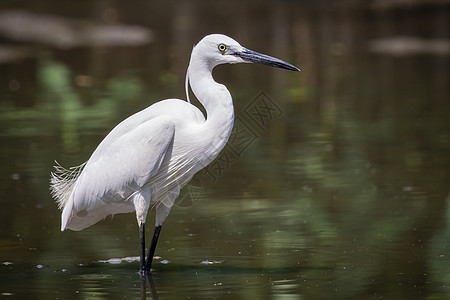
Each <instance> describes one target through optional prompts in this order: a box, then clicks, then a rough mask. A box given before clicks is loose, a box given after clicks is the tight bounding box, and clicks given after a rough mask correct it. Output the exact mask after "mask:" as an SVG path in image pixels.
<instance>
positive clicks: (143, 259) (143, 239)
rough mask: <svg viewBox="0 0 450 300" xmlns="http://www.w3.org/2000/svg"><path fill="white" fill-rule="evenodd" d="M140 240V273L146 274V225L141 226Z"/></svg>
mask: <svg viewBox="0 0 450 300" xmlns="http://www.w3.org/2000/svg"><path fill="white" fill-rule="evenodd" d="M139 239H140V240H141V252H140V254H141V268H140V269H139V272H140V273H145V223H142V224H141V225H140V226H139Z"/></svg>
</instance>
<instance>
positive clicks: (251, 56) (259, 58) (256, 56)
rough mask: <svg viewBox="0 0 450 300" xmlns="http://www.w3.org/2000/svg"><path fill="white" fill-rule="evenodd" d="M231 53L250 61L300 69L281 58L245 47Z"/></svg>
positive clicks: (282, 67)
mask: <svg viewBox="0 0 450 300" xmlns="http://www.w3.org/2000/svg"><path fill="white" fill-rule="evenodd" d="M233 55H236V56H238V57H240V58H242V59H243V60H244V61H246V62H250V63H258V64H263V65H268V66H271V67H277V68H281V69H286V70H291V71H300V69H299V68H297V67H296V66H293V65H291V64H290V63H287V62H285V61H282V60H281V59H278V58H275V57H272V56H269V55H265V54H261V53H258V52H256V51H253V50H249V49H247V48H243V49H242V51H236V52H234V53H233Z"/></svg>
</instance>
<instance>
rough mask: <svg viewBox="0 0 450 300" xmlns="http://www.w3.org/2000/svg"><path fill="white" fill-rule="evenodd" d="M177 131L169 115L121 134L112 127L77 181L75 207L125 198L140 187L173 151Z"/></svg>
mask: <svg viewBox="0 0 450 300" xmlns="http://www.w3.org/2000/svg"><path fill="white" fill-rule="evenodd" d="M134 125H135V124H134ZM118 127H119V126H118ZM120 132H121V133H123V128H122V130H120ZM174 134H175V125H174V123H173V121H172V120H171V119H170V118H169V117H168V116H160V117H156V118H153V119H150V120H148V121H146V122H142V123H140V124H138V125H137V126H136V127H135V128H132V129H130V130H128V131H126V133H124V134H121V135H120V136H116V134H115V133H114V130H113V131H111V133H110V134H109V135H108V136H107V137H106V138H105V139H104V141H102V143H101V144H100V145H99V146H98V148H97V149H96V150H95V151H94V153H93V154H92V156H91V158H90V159H89V161H88V162H87V164H86V166H85V168H84V170H83V172H82V174H81V175H80V178H79V180H78V181H77V183H76V186H75V188H74V192H73V195H72V196H73V201H74V205H73V210H75V211H82V210H89V209H93V208H94V207H96V206H98V205H102V204H106V203H111V202H119V201H123V199H126V198H128V197H129V196H130V195H131V194H132V193H133V192H135V191H137V190H139V189H140V188H141V187H142V186H144V185H145V183H147V182H148V181H149V180H150V179H151V178H152V177H153V176H154V175H155V174H156V173H157V172H158V170H159V168H160V166H161V163H162V161H163V160H164V158H165V157H166V156H167V155H171V153H170V152H171V150H169V149H171V147H169V145H170V144H172V143H173V139H174ZM111 139H112V141H111Z"/></svg>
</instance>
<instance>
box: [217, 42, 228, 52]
mask: <svg viewBox="0 0 450 300" xmlns="http://www.w3.org/2000/svg"><path fill="white" fill-rule="evenodd" d="M218 48H219V51H220V52H222V53H225V52H226V51H227V45H225V44H219V47H218Z"/></svg>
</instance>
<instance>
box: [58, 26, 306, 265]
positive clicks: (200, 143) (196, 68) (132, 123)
mask: <svg viewBox="0 0 450 300" xmlns="http://www.w3.org/2000/svg"><path fill="white" fill-rule="evenodd" d="M225 63H230V64H235V63H261V64H265V65H269V66H273V67H278V68H283V69H288V70H293V71H300V70H299V69H298V68H296V67H295V66H293V65H291V64H288V63H286V62H284V61H282V60H279V59H277V58H273V57H270V56H268V55H264V54H260V53H258V52H254V51H251V50H249V49H246V48H244V47H242V46H241V45H240V44H239V43H238V42H236V41H235V40H233V39H232V38H230V37H227V36H225V35H222V34H211V35H208V36H206V37H204V38H203V39H202V40H201V41H200V42H199V43H198V44H197V45H196V46H195V47H194V48H193V50H192V54H191V60H190V63H189V67H188V69H187V74H186V94H187V100H188V101H184V100H180V99H167V100H163V101H160V102H157V103H155V104H153V105H151V106H149V107H148V108H146V109H144V110H142V111H140V112H138V113H136V114H134V115H132V116H130V117H128V118H127V119H125V120H124V121H122V122H121V123H120V124H119V125H117V126H116V127H115V128H114V129H113V130H112V131H111V132H110V133H109V134H108V135H107V136H106V137H105V139H104V140H103V141H102V142H101V143H100V144H99V145H98V147H97V149H95V151H94V153H92V155H91V157H90V158H89V160H88V161H87V162H85V163H84V164H82V165H80V166H78V167H73V168H70V169H65V168H63V167H61V166H60V165H59V164H58V165H56V166H55V172H53V173H52V174H51V180H50V189H51V192H52V195H53V197H54V198H55V199H56V201H57V203H58V206H59V208H60V209H62V216H61V221H62V223H61V230H62V231H63V230H65V229H66V228H68V229H72V230H82V229H84V228H86V227H89V226H91V225H93V224H95V223H97V222H98V221H100V220H102V219H104V218H105V217H106V216H108V215H112V214H118V213H128V212H133V211H136V218H137V222H138V225H139V236H140V242H141V245H140V246H141V248H140V261H141V264H140V271H141V272H143V273H145V272H149V271H150V270H151V265H152V260H153V255H154V253H155V248H156V243H157V242H158V237H159V234H160V231H161V228H162V224H163V222H164V220H165V218H166V217H167V215H168V214H169V211H170V209H171V207H172V205H173V204H174V201H175V199H176V198H177V197H178V194H179V192H180V188H181V187H183V186H184V185H185V184H186V183H188V182H189V180H191V178H192V176H193V175H194V174H195V173H197V172H198V171H199V170H201V169H202V168H204V167H205V166H207V165H208V164H209V163H211V162H212V161H213V160H214V158H216V157H217V155H218V154H219V152H220V151H221V150H222V149H223V148H224V146H225V144H226V143H227V141H228V138H229V137H230V133H231V129H232V127H233V121H234V109H233V101H232V98H231V95H230V93H229V91H228V90H227V88H226V87H225V86H224V85H222V84H219V83H217V82H215V81H214V79H213V77H212V70H213V68H214V67H215V66H217V65H219V64H225ZM189 85H190V86H191V89H192V91H193V93H194V95H195V96H196V97H197V99H198V100H199V102H200V103H201V104H202V105H203V106H204V108H205V109H206V117H205V116H204V115H203V113H202V112H201V111H200V110H199V109H198V108H197V107H196V106H194V105H192V104H191V103H190V101H189V95H188V88H189ZM149 208H155V210H156V221H155V231H154V235H153V239H152V242H151V245H150V249H149V252H148V256H147V259H145V221H146V218H147V212H148V210H149Z"/></svg>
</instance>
